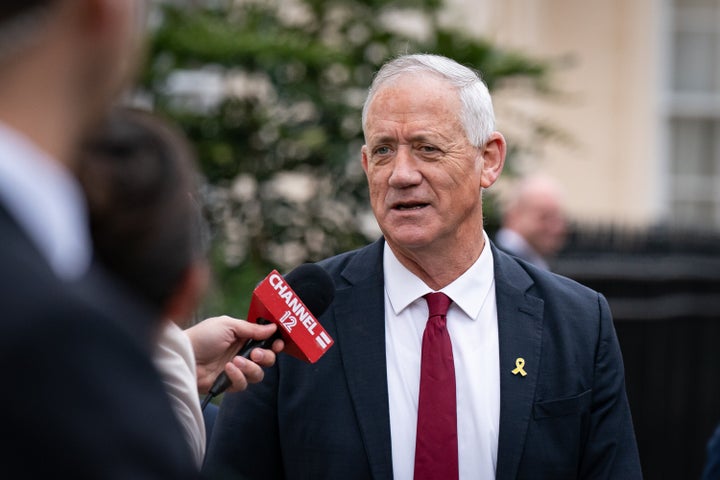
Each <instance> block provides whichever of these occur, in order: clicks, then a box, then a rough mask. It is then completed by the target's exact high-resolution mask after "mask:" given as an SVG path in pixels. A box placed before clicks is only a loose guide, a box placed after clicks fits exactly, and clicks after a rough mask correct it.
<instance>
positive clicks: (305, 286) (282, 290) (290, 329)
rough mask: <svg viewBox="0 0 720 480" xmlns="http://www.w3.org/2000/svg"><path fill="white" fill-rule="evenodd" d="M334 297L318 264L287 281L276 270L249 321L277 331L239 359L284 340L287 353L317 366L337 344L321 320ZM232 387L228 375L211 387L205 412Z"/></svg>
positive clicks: (258, 290)
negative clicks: (269, 326) (214, 399)
mask: <svg viewBox="0 0 720 480" xmlns="http://www.w3.org/2000/svg"><path fill="white" fill-rule="evenodd" d="M334 296H335V285H334V283H333V281H332V278H330V275H328V273H327V272H326V271H325V270H323V269H322V267H320V266H318V265H316V264H314V263H304V264H302V265H300V266H298V267H297V268H295V269H294V270H292V271H291V272H290V273H288V274H287V275H286V276H285V277H283V276H282V275H280V274H279V273H278V272H277V271H276V270H273V271H272V272H270V273H269V274H268V276H267V277H265V279H264V280H263V281H262V282H260V283H259V284H258V286H257V287H255V290H253V294H252V300H251V301H250V308H249V310H248V318H247V320H248V321H249V322H253V323H267V322H272V323H275V324H277V326H278V328H277V331H276V332H275V334H273V335H272V336H270V338H266V339H265V340H253V339H250V340H248V341H247V342H246V343H245V345H243V347H242V348H241V349H240V351H239V352H238V353H237V355H239V356H242V357H245V358H249V357H250V352H251V351H252V350H253V349H254V348H256V347H261V348H270V347H271V346H272V344H273V342H274V341H275V340H276V339H277V338H280V337H282V339H283V341H284V342H285V348H284V349H283V352H285V353H287V354H289V355H292V356H293V357H295V358H298V359H300V360H303V361H305V362H310V363H315V362H316V361H317V360H318V359H319V358H320V357H322V356H323V355H324V354H325V352H327V350H328V349H329V348H330V347H331V346H332V345H333V343H334V340H333V339H332V337H330V335H329V334H328V333H327V332H326V331H325V329H324V328H323V327H322V325H320V322H318V320H317V317H319V316H320V315H322V314H323V313H324V312H325V310H326V309H327V307H328V306H329V305H330V304H331V303H332V301H333V298H334ZM230 384H231V382H230V379H229V378H228V376H227V374H226V373H225V372H222V373H221V374H220V375H219V376H218V377H217V378H216V379H215V382H214V383H213V385H212V387H210V390H209V392H208V395H207V396H206V397H205V399H204V400H203V404H202V408H203V409H205V406H206V405H207V404H208V403H209V402H210V399H212V398H213V397H215V396H217V395H219V394H220V393H222V392H224V391H225V390H226V389H227V388H228V387H229V386H230Z"/></svg>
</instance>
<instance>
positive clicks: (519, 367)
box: [512, 357, 527, 377]
mask: <svg viewBox="0 0 720 480" xmlns="http://www.w3.org/2000/svg"><path fill="white" fill-rule="evenodd" d="M524 366H525V359H524V358H522V357H520V358H516V359H515V369H514V370H513V371H512V374H513V375H517V374H518V373H519V374H520V375H522V376H523V377H524V376H525V375H527V372H526V371H525V370H523V367H524Z"/></svg>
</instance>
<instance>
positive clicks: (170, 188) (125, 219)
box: [77, 108, 205, 309]
mask: <svg viewBox="0 0 720 480" xmlns="http://www.w3.org/2000/svg"><path fill="white" fill-rule="evenodd" d="M77 172H78V177H79V179H80V182H81V184H82V186H83V188H84V190H85V193H86V196H87V202H88V209H89V216H90V230H91V234H92V237H93V244H94V248H95V253H96V257H97V259H98V260H99V261H100V262H101V263H102V264H104V265H105V266H106V267H107V268H108V269H109V270H110V271H111V272H112V273H114V274H115V275H117V276H118V277H119V278H120V279H121V280H122V281H124V282H125V283H126V284H127V285H128V286H129V287H130V288H132V289H133V290H135V291H136V292H137V293H138V294H140V295H141V296H142V297H144V298H145V299H146V300H148V301H149V302H150V303H151V305H153V306H154V307H156V308H158V309H162V308H163V307H164V306H165V304H166V302H167V300H168V299H169V298H170V296H171V294H172V293H173V291H174V290H175V289H176V288H177V286H178V285H179V282H180V280H181V279H182V276H183V274H184V273H185V272H186V271H187V269H188V267H189V266H190V265H191V263H192V262H193V261H196V260H198V259H201V258H202V257H204V255H205V248H204V242H203V240H204V239H203V232H204V230H203V226H204V222H203V218H202V211H201V208H200V203H199V201H198V197H197V196H198V187H199V179H200V177H199V174H198V171H197V166H196V164H195V157H194V152H193V150H192V148H191V146H190V144H189V142H188V141H187V140H186V138H185V136H184V135H183V133H182V132H181V131H179V130H178V129H177V127H175V126H174V125H172V124H170V123H168V122H166V121H164V120H162V119H161V118H160V117H157V116H155V115H153V114H150V113H148V112H143V111H140V110H134V109H130V108H118V109H116V110H115V111H113V112H112V113H111V115H110V116H109V117H108V118H107V120H106V121H105V123H104V124H102V125H100V126H98V128H97V129H96V130H95V131H94V132H92V134H91V135H90V136H88V138H87V139H86V141H85V142H84V144H83V145H82V147H81V151H80V154H79V158H78V163H77Z"/></svg>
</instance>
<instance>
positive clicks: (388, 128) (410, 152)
mask: <svg viewBox="0 0 720 480" xmlns="http://www.w3.org/2000/svg"><path fill="white" fill-rule="evenodd" d="M459 111H460V99H459V97H458V95H457V92H456V91H455V90H454V89H453V88H451V87H450V86H449V85H448V84H447V83H446V82H445V81H443V80H441V79H439V78H437V77H433V76H427V75H425V76H411V75H403V76H402V77H400V78H398V79H395V80H393V81H392V82H391V83H389V84H386V85H385V86H384V87H382V88H381V89H380V90H379V91H378V92H377V93H376V95H375V97H374V99H373V100H372V103H371V104H370V106H369V109H368V114H367V121H366V125H365V139H366V145H364V146H363V148H362V165H363V169H364V170H365V173H366V175H367V178H368V185H369V191H370V202H371V206H372V209H373V212H374V213H375V217H376V218H377V221H378V223H379V225H380V228H381V230H382V232H383V234H384V235H385V238H386V240H387V242H388V244H389V245H390V246H391V247H392V248H393V250H394V251H395V252H396V254H397V253H403V252H404V253H408V252H410V251H413V250H422V249H425V248H428V247H432V248H435V249H436V250H440V251H443V252H446V253H451V252H453V251H455V250H454V249H457V248H462V246H463V245H465V246H466V247H468V246H470V245H477V244H478V242H479V244H480V245H482V241H483V240H482V203H481V199H480V192H481V187H483V186H488V185H489V184H491V183H492V181H494V178H493V179H492V181H489V182H488V180H489V179H488V178H487V177H486V176H484V174H483V168H484V161H483V149H482V148H477V147H474V146H473V145H471V144H470V143H469V141H468V140H467V136H466V133H465V130H464V129H463V126H462V125H461V123H460V120H459V117H458V113H459Z"/></svg>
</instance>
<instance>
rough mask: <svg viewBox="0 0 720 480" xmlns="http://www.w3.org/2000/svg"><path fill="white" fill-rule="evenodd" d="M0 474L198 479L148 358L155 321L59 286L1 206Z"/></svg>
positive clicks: (93, 289)
mask: <svg viewBox="0 0 720 480" xmlns="http://www.w3.org/2000/svg"><path fill="white" fill-rule="evenodd" d="M0 238H2V247H0V266H1V267H0V365H2V367H3V379H2V381H3V385H4V390H3V394H2V395H0V411H2V412H3V418H2V426H0V430H1V431H2V435H3V438H4V440H5V446H4V447H3V448H0V477H2V478H72V479H118V480H121V479H122V480H126V479H145V480H147V479H158V480H160V479H162V480H167V479H186V478H187V479H190V478H198V477H199V472H198V471H197V467H195V466H194V462H193V461H192V457H191V455H190V450H189V448H188V446H187V444H186V443H185V440H184V437H183V434H182V430H181V429H180V426H179V424H178V422H177V420H176V418H175V416H174V414H173V410H172V407H171V405H170V402H169V399H168V396H167V393H166V392H165V390H164V387H163V385H162V382H161V380H160V376H159V374H158V372H157V371H156V370H155V367H154V366H153V364H152V362H151V359H150V358H151V357H150V355H149V350H148V349H149V348H150V347H151V345H152V339H151V338H150V336H149V332H150V331H151V329H153V328H154V327H155V325H156V324H157V319H156V318H157V316H155V315H153V314H151V312H150V311H149V310H147V309H145V308H144V306H142V305H140V304H137V303H135V301H134V300H133V299H132V298H131V297H126V296H125V295H123V293H122V292H121V290H120V289H119V287H118V288H117V289H116V288H115V287H116V285H114V284H113V283H112V280H111V278H110V277H108V276H106V275H104V274H103V273H102V272H100V271H99V270H93V271H92V274H89V275H88V276H87V277H85V278H83V279H81V280H79V281H73V282H67V281H61V280H60V279H58V278H57V277H56V275H55V273H54V272H53V271H52V269H51V268H50V267H49V265H48V264H47V263H46V262H45V260H44V258H43V257H42V256H41V255H40V253H39V252H38V251H37V250H36V249H35V247H34V245H33V244H32V243H31V242H30V241H29V239H28V238H27V237H26V235H25V234H24V232H23V231H22V230H21V229H20V228H19V227H18V225H17V224H16V223H15V222H14V220H13V219H12V218H11V217H10V215H8V213H7V212H6V211H5V209H4V208H3V207H2V205H0Z"/></svg>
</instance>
